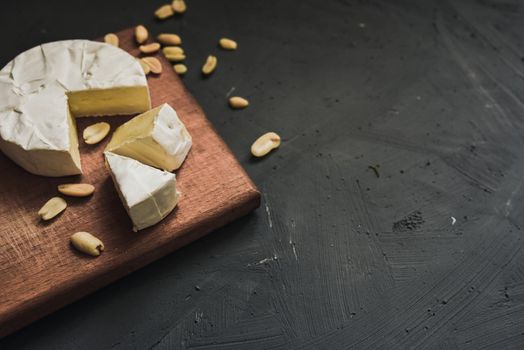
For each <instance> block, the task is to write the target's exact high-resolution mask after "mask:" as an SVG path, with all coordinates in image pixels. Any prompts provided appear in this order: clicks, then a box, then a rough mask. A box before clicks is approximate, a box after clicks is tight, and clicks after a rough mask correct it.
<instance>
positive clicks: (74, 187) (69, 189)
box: [58, 184, 95, 197]
mask: <svg viewBox="0 0 524 350" xmlns="http://www.w3.org/2000/svg"><path fill="white" fill-rule="evenodd" d="M58 192H60V193H62V194H65V195H66V196H71V197H87V196H90V195H92V194H93V192H95V186H93V185H91V184H63V185H58Z"/></svg>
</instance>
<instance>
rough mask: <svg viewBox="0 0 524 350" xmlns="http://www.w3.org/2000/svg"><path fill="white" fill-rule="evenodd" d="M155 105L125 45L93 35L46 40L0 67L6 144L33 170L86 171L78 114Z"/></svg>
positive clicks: (2, 143) (0, 135) (2, 142)
mask: <svg viewBox="0 0 524 350" xmlns="http://www.w3.org/2000/svg"><path fill="white" fill-rule="evenodd" d="M150 108H151V102H150V97H149V90H148V86H147V80H146V76H145V74H144V72H143V70H142V68H141V67H140V64H139V63H138V62H137V60H136V59H135V58H134V57H133V56H131V55H129V54H128V53H127V52H125V51H124V50H122V49H119V48H117V47H114V46H112V45H109V44H105V43H99V42H94V41H89V40H66V41H57V42H52V43H47V44H42V45H39V46H37V47H34V48H32V49H30V50H27V51H25V52H23V53H21V54H20V55H18V56H17V57H16V58H14V59H13V60H12V61H11V62H9V63H8V64H7V65H6V66H5V67H4V68H3V69H2V70H1V71H0V149H1V150H2V151H3V152H4V153H5V154H6V155H7V156H8V157H10V158H11V159H12V160H13V161H14V162H16V163H17V164H19V165H20V166H21V167H23V168H24V169H26V170H27V171H29V172H31V173H33V174H37V175H44V176H66V175H74V174H80V173H81V172H82V171H81V164H80V155H79V152H78V139H77V134H76V127H75V121H74V117H82V116H101V115H128V114H135V113H142V112H144V111H147V110H149V109H150Z"/></svg>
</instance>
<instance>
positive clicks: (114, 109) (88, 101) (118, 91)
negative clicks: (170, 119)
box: [67, 86, 151, 117]
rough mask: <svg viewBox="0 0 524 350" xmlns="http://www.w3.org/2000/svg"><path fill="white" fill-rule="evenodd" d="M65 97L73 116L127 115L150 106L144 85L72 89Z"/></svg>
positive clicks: (145, 109)
mask: <svg viewBox="0 0 524 350" xmlns="http://www.w3.org/2000/svg"><path fill="white" fill-rule="evenodd" d="M67 97H68V99H69V109H70V110H71V113H72V114H73V115H74V116H75V117H87V116H101V115H127V114H134V113H141V112H144V111H147V110H148V109H149V108H151V101H150V99H149V92H148V89H147V87H145V86H135V87H121V88H114V89H93V90H83V91H72V92H69V93H68V94H67Z"/></svg>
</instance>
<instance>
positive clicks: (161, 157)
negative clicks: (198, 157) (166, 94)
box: [106, 103, 192, 171]
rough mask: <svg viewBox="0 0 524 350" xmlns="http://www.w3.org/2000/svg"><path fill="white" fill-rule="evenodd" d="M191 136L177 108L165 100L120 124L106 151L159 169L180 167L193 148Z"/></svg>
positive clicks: (169, 169) (168, 169)
mask: <svg viewBox="0 0 524 350" xmlns="http://www.w3.org/2000/svg"><path fill="white" fill-rule="evenodd" d="M191 144H192V140H191V135H189V133H188V132H187V130H186V127H185V126H184V123H182V121H181V120H180V119H179V118H178V115H177V113H176V112H175V110H174V109H173V108H172V107H171V106H170V105H168V104H167V103H164V104H163V105H160V106H158V107H156V108H154V109H152V110H150V111H147V112H145V113H142V114H140V115H138V116H136V117H134V118H133V119H131V120H130V121H128V122H127V123H125V124H123V125H121V126H120V127H119V128H118V129H117V130H116V131H115V132H114V133H113V137H112V138H111V141H110V142H109V144H108V145H107V148H106V151H109V152H113V153H116V154H120V155H122V156H126V157H130V158H133V159H136V160H138V161H140V162H142V163H144V164H148V165H151V166H154V167H156V168H159V169H164V170H167V171H173V170H176V169H178V168H179V167H180V166H181V165H182V163H183V162H184V159H185V158H186V156H187V154H188V152H189V149H190V148H191Z"/></svg>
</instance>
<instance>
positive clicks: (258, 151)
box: [251, 132, 280, 157]
mask: <svg viewBox="0 0 524 350" xmlns="http://www.w3.org/2000/svg"><path fill="white" fill-rule="evenodd" d="M278 146H280V136H278V135H277V134H276V133H274V132H268V133H266V134H264V135H262V136H260V137H259V138H258V139H257V140H256V141H255V142H254V143H253V144H252V145H251V154H252V155H253V156H255V157H263V156H265V155H266V154H268V153H269V152H271V151H272V150H273V149H275V148H278Z"/></svg>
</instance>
